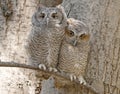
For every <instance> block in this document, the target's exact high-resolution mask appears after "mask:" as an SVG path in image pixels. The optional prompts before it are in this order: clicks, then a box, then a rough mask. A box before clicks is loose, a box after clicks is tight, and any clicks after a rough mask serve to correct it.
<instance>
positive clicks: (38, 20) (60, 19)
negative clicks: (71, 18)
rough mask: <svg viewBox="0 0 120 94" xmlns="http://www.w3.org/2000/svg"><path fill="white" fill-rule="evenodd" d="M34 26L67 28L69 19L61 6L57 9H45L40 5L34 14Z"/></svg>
mask: <svg viewBox="0 0 120 94" xmlns="http://www.w3.org/2000/svg"><path fill="white" fill-rule="evenodd" d="M32 24H33V25H35V26H46V27H55V26H61V25H63V26H66V25H67V17H66V14H65V11H64V9H63V7H62V6H61V5H58V6H56V7H45V6H43V5H40V6H39V7H38V9H37V11H36V12H35V13H34V14H33V17H32Z"/></svg>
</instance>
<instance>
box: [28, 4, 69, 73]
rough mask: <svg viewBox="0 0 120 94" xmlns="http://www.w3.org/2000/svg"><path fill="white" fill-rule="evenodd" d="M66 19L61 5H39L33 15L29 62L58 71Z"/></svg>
mask: <svg viewBox="0 0 120 94" xmlns="http://www.w3.org/2000/svg"><path fill="white" fill-rule="evenodd" d="M66 19H67V18H66V14H65V11H64V8H63V7H62V6H61V5H58V6H56V7H45V6H43V5H40V6H39V7H38V9H37V10H36V12H35V13H34V14H33V16H32V30H31V32H30V34H29V36H28V40H27V46H26V51H27V54H28V59H29V61H28V62H30V63H31V64H34V65H38V66H39V68H42V69H44V70H46V68H47V69H49V70H51V71H52V70H55V71H56V69H55V67H56V64H57V62H58V53H59V47H60V44H61V41H62V38H63V36H64V33H65V27H66V26H67V20H66Z"/></svg>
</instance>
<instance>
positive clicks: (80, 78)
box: [78, 76, 87, 85]
mask: <svg viewBox="0 0 120 94" xmlns="http://www.w3.org/2000/svg"><path fill="white" fill-rule="evenodd" d="M78 80H79V82H80V84H83V85H86V84H87V83H86V81H85V79H84V78H83V77H82V76H81V77H78Z"/></svg>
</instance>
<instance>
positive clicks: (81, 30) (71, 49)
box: [58, 18, 89, 83]
mask: <svg viewBox="0 0 120 94" xmlns="http://www.w3.org/2000/svg"><path fill="white" fill-rule="evenodd" d="M88 51H89V31H88V28H87V26H86V25H85V24H84V23H83V22H81V21H79V20H75V19H73V18H69V19H68V27H67V28H66V30H65V38H64V39H63V41H62V46H61V50H60V57H59V64H58V69H59V70H60V71H63V72H66V73H68V74H70V77H71V80H73V79H76V77H77V78H78V80H79V81H80V83H83V82H84V79H83V75H84V72H85V67H86V64H87V56H88Z"/></svg>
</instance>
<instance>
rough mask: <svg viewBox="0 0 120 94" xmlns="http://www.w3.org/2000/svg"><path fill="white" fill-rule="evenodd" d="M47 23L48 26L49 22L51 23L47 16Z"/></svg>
mask: <svg viewBox="0 0 120 94" xmlns="http://www.w3.org/2000/svg"><path fill="white" fill-rule="evenodd" d="M46 23H47V26H48V23H49V18H47V21H46Z"/></svg>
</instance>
